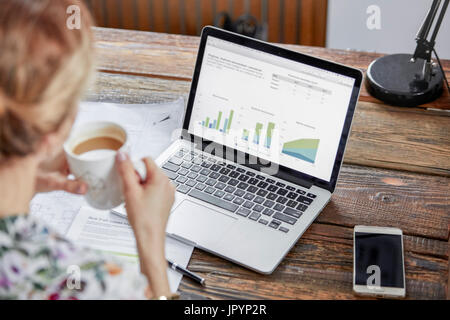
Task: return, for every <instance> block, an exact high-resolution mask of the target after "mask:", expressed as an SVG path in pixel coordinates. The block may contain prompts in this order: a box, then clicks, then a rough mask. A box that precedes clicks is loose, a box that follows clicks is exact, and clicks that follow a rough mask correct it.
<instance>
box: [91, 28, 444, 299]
mask: <svg viewBox="0 0 450 320" xmlns="http://www.w3.org/2000/svg"><path fill="white" fill-rule="evenodd" d="M100 33H102V34H101V35H100V38H101V39H100V40H99V42H98V44H97V47H98V48H99V51H100V55H99V65H100V69H103V70H104V71H106V72H100V73H99V74H98V76H97V80H96V84H95V86H92V87H91V89H90V90H89V92H88V94H87V97H86V99H88V100H91V101H111V102H121V103H150V102H159V101H167V100H172V99H175V98H177V97H178V96H184V97H185V98H186V97H187V95H188V91H189V87H190V82H189V76H186V75H185V74H186V72H187V70H189V66H190V64H191V63H192V55H195V52H196V44H197V39H196V38H190V37H179V36H168V35H156V34H143V33H135V32H131V33H127V32H125V33H124V34H121V31H120V32H119V34H120V35H119V36H117V32H116V31H112V32H111V33H109V32H106V30H100ZM127 34H128V36H126V35H127ZM96 36H97V38H98V37H99V33H96ZM109 37H110V38H111V41H109V40H108V38H109ZM119 38H120V41H119ZM150 38H151V41H149V40H150ZM170 48H172V49H173V50H172V51H170ZM296 48H297V49H299V48H298V47H296ZM302 50H305V51H312V52H316V50H315V49H312V48H308V47H305V48H302ZM319 51H320V50H319ZM323 54H324V55H331V54H332V52H329V51H327V50H325V51H323ZM342 54H344V52H342ZM347 54H350V55H352V54H351V53H347ZM114 55H116V56H115V57H113V56H114ZM133 56H134V57H135V58H136V60H137V61H139V64H140V67H141V70H138V68H137V67H136V69H133V68H134V66H137V62H136V61H133V59H132V57H133ZM367 56H370V55H363V57H366V58H367ZM353 58H355V56H354V55H353ZM341 59H344V60H348V61H350V60H351V58H349V57H346V58H344V57H341ZM367 59H368V58H367ZM362 60H364V59H362ZM113 61H114V62H115V65H114V64H113V63H112V62H113ZM181 61H184V69H183V68H182V70H181V71H180V70H175V68H174V67H173V65H178V64H180V66H181ZM353 63H354V64H357V65H364V62H361V61H360V60H358V61H354V62H353ZM130 65H131V67H130ZM170 65H172V67H169V66H170ZM110 66H111V67H110ZM165 67H167V68H168V69H170V70H169V71H167V70H165V69H164V68H165ZM446 68H447V70H448V69H449V63H448V62H446ZM142 71H144V72H142ZM127 73H128V74H127ZM183 74H184V75H183ZM180 75H181V76H180ZM441 99H442V98H441ZM445 103H446V104H448V103H449V102H448V101H447V102H445ZM449 119H450V117H448V116H447V115H443V114H442V113H437V112H430V111H426V110H421V109H402V108H395V107H387V106H383V105H381V104H379V103H370V102H360V103H359V105H358V108H357V112H356V115H355V120H354V124H353V129H352V134H351V136H350V139H349V145H348V148H347V152H346V157H345V164H344V165H343V167H342V170H341V174H340V177H339V182H338V185H337V189H336V192H335V193H334V195H333V197H332V200H331V202H330V203H329V204H328V205H327V206H326V208H325V209H324V211H323V212H322V213H321V214H320V215H319V217H318V219H317V220H316V221H315V222H314V223H313V224H312V225H311V227H310V228H309V229H308V230H307V231H306V232H305V234H304V235H303V236H302V238H301V239H300V240H299V241H298V243H297V244H296V245H295V246H294V247H293V249H292V250H291V251H290V252H289V253H288V255H287V256H286V258H285V259H284V260H283V262H282V263H281V264H280V266H279V267H278V268H277V269H276V270H275V272H274V273H273V274H272V275H269V276H265V275H260V274H256V273H254V272H252V271H249V270H247V269H245V268H242V267H240V266H237V265H235V264H233V263H231V262H228V261H226V260H224V259H221V258H219V257H216V256H213V255H211V254H208V253H206V252H203V251H200V250H197V249H196V250H194V254H193V256H192V258H191V261H190V264H189V269H190V270H192V271H194V272H197V273H199V274H201V275H202V276H204V277H205V278H206V280H207V286H206V288H200V287H198V286H197V285H195V284H193V283H192V282H191V281H190V280H189V279H186V278H184V279H183V281H182V284H181V286H180V291H181V293H182V297H183V298H184V299H202V298H212V299H356V298H358V297H356V296H355V295H354V294H353V293H352V270H353V248H352V245H353V227H354V226H355V225H359V224H364V225H378V226H392V227H399V228H401V229H402V230H403V233H404V246H405V268H406V290H407V298H409V299H446V298H448V297H449V295H448V294H449V293H448V290H449V289H448V286H449V243H450V242H449V241H450V240H449V229H450V224H449V223H450V193H449V190H450V178H449V170H450V163H449V162H450V157H449V155H450V149H449V146H450V141H449V136H450V135H449V131H448V130H449V128H450V124H449ZM355 164H356V165H355ZM392 169H396V170H392ZM405 170H408V171H405ZM419 172H424V173H430V174H431V175H430V174H421V173H419Z"/></svg>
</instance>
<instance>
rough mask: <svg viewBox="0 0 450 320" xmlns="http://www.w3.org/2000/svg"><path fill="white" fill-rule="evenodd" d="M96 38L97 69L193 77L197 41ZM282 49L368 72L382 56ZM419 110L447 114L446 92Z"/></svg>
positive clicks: (98, 33) (100, 33)
mask: <svg viewBox="0 0 450 320" xmlns="http://www.w3.org/2000/svg"><path fill="white" fill-rule="evenodd" d="M192 10H193V8H192ZM276 14H279V8H278V6H273V11H269V20H270V19H271V15H276ZM192 27H194V26H191V28H192ZM277 33H278V28H276V29H275V30H273V29H270V30H269V37H271V34H277ZM272 36H274V35H272ZM95 37H96V39H97V45H98V50H99V54H100V56H101V59H100V60H99V62H100V64H99V68H100V69H102V70H109V71H119V72H125V73H133V74H142V75H145V76H165V77H172V78H179V79H185V80H189V79H191V77H192V73H193V70H194V65H195V59H196V56H197V49H198V43H199V38H198V37H190V36H180V35H168V34H160V33H151V32H139V31H125V30H118V29H105V28H95ZM282 46H285V47H287V48H289V49H292V50H295V51H298V52H301V53H304V54H309V55H314V56H318V57H321V58H324V59H328V60H331V61H335V62H338V63H342V64H346V65H349V66H353V67H355V68H358V69H360V70H363V71H366V70H367V68H368V66H369V64H370V63H371V62H372V61H373V60H375V59H376V58H378V57H381V56H382V54H378V53H367V52H353V51H346V50H336V49H326V48H320V47H307V46H298V45H282ZM168 56H170V59H167V57H168ZM442 63H443V67H444V70H445V72H446V75H447V78H448V79H450V60H442ZM360 101H365V102H375V103H379V104H382V102H380V101H379V100H377V99H375V98H373V97H372V96H370V95H369V93H368V92H367V90H366V88H365V87H363V88H362V91H361V96H360ZM421 107H422V108H438V109H447V110H449V109H450V96H449V94H448V92H447V91H444V94H443V95H442V96H441V97H440V98H439V99H438V100H436V101H434V102H431V103H428V104H426V105H423V106H421Z"/></svg>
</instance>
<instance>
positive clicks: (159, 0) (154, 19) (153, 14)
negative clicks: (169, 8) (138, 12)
mask: <svg viewBox="0 0 450 320" xmlns="http://www.w3.org/2000/svg"><path fill="white" fill-rule="evenodd" d="M147 1H150V26H151V29H150V30H151V31H153V32H167V30H166V19H165V15H164V0H147Z"/></svg>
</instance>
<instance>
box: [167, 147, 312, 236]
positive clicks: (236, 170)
mask: <svg viewBox="0 0 450 320" xmlns="http://www.w3.org/2000/svg"><path fill="white" fill-rule="evenodd" d="M162 170H163V171H164V173H165V174H166V175H167V176H168V177H169V179H171V180H172V181H173V183H174V184H175V186H176V188H177V191H178V192H180V193H182V194H187V195H189V196H191V197H193V198H195V199H199V200H202V201H205V202H207V203H209V204H212V205H215V206H217V207H219V208H222V209H224V210H227V211H230V212H232V213H234V214H237V215H239V216H242V217H244V218H248V219H250V220H253V221H255V222H257V223H261V224H262V225H265V226H267V227H268V228H272V229H276V230H279V231H281V232H284V233H288V232H289V229H290V227H292V226H293V225H295V224H296V222H297V221H298V219H299V218H300V217H301V216H302V214H303V212H305V210H306V209H307V208H308V206H309V205H310V204H311V203H312V202H313V201H314V199H315V198H316V195H315V194H312V193H310V192H308V191H307V190H303V189H301V188H298V187H293V186H290V185H286V184H285V183H282V182H279V181H275V180H274V179H271V178H269V177H267V176H266V177H265V176H262V175H259V174H257V173H255V172H253V171H250V170H248V169H245V168H243V167H239V166H237V165H234V164H227V163H226V162H224V161H223V160H222V159H220V158H216V157H214V156H211V155H210V154H207V153H203V152H201V151H192V150H188V149H186V148H181V149H180V150H178V151H177V152H176V153H175V154H174V155H173V156H172V157H171V158H169V160H168V161H167V162H165V163H164V164H163V166H162Z"/></svg>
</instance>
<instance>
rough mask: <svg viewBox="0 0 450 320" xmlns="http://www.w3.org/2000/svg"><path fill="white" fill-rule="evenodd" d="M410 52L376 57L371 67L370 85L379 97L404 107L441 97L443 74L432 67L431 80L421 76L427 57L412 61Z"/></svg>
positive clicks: (370, 91)
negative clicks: (423, 78) (425, 79)
mask: <svg viewBox="0 0 450 320" xmlns="http://www.w3.org/2000/svg"><path fill="white" fill-rule="evenodd" d="M411 58H412V55H410V54H392V55H388V56H384V57H381V58H378V59H377V60H375V61H373V62H372V63H371V64H370V66H369V68H368V69H367V80H366V87H367V90H368V91H369V93H370V94H371V95H372V96H374V97H375V98H377V99H379V100H381V101H384V102H386V103H388V104H391V105H395V106H401V107H416V106H418V105H421V104H424V103H427V102H431V101H434V100H436V99H437V98H439V97H440V96H441V94H442V88H443V79H444V77H443V75H442V72H441V70H440V69H439V68H436V67H432V70H431V74H432V76H431V79H430V80H429V81H424V80H418V79H419V78H420V75H422V70H423V63H424V60H422V59H418V61H416V62H415V63H411V62H410V59H411Z"/></svg>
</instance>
